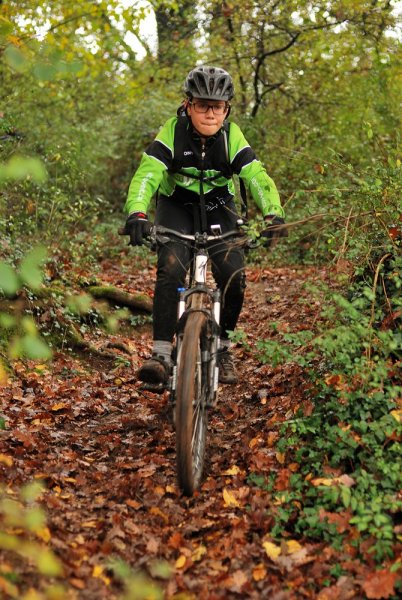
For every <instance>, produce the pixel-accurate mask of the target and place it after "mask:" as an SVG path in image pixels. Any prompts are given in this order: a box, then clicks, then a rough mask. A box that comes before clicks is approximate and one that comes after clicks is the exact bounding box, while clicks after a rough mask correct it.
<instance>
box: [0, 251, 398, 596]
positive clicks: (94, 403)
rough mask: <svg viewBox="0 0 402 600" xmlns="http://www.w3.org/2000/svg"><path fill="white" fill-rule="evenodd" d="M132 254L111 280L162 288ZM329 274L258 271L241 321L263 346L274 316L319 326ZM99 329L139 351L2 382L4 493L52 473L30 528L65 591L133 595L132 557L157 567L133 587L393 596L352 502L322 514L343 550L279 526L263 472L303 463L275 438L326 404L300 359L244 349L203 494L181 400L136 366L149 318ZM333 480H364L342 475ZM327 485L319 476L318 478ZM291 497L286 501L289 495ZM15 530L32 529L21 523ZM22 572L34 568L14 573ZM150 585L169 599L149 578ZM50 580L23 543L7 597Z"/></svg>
mask: <svg viewBox="0 0 402 600" xmlns="http://www.w3.org/2000/svg"><path fill="white" fill-rule="evenodd" d="M125 260H126V268H125V269H124V268H123V269H122V265H121V262H122V260H121V257H118V258H116V259H114V260H107V261H106V260H105V261H104V262H103V264H102V268H101V271H100V274H99V277H100V279H102V281H103V282H106V283H109V284H110V283H113V285H115V286H118V287H119V288H121V289H125V290H127V291H129V292H135V291H141V292H146V293H149V294H151V293H152V287H153V279H154V275H155V273H154V268H153V267H149V266H146V264H145V263H144V266H142V267H141V268H140V269H137V270H136V272H135V273H133V271H132V269H131V268H129V267H128V266H127V265H128V257H127V253H126V254H125ZM131 260H132V259H131ZM79 275H80V277H81V278H82V277H84V278H85V277H86V276H88V277H90V273H85V272H82V273H80V274H79ZM322 278H325V279H329V278H330V275H329V273H328V272H327V271H325V270H318V269H313V268H305V267H304V268H290V267H289V268H282V269H279V268H272V269H271V268H249V269H248V287H247V292H246V302H245V307H244V310H243V313H242V318H241V322H240V324H239V325H240V328H241V329H244V331H245V333H246V334H247V340H248V344H249V346H251V348H253V346H254V344H255V342H256V341H257V340H258V339H263V338H264V337H266V336H267V332H268V324H269V323H270V322H272V321H275V322H276V323H277V324H278V327H279V328H282V329H283V330H287V329H289V330H291V331H297V330H301V329H305V328H308V327H310V326H312V325H313V323H314V321H315V320H316V319H317V318H318V315H319V312H320V306H319V302H318V301H316V302H315V301H314V299H311V297H310V296H309V293H308V291H307V288H306V283H307V282H311V281H314V280H317V279H318V280H319V279H322ZM303 298H304V299H305V300H306V301H305V302H300V299H303ZM43 318H45V317H43ZM86 336H87V337H89V338H90V339H91V342H92V343H93V344H94V345H96V346H98V347H101V346H103V345H105V344H106V343H107V342H108V341H109V342H110V341H111V342H113V343H115V344H116V346H117V345H118V343H119V344H121V347H122V348H126V349H128V350H129V351H130V352H131V356H130V357H129V355H128V353H127V351H121V354H120V359H117V360H111V359H102V358H100V357H95V356H93V355H91V354H90V353H87V352H82V353H81V354H79V355H77V354H74V353H73V352H71V351H69V350H68V348H67V347H66V348H65V349H64V350H63V351H58V352H57V353H56V354H55V356H54V359H53V361H52V362H49V363H47V364H38V363H37V362H36V363H34V362H20V363H17V364H15V365H14V368H15V376H14V377H13V378H12V379H11V380H10V382H9V385H8V386H7V387H5V388H3V389H2V392H1V395H2V413H3V415H4V416H5V420H6V423H5V425H6V427H5V429H4V430H3V431H2V432H1V449H0V452H1V454H0V469H1V478H2V481H3V484H4V485H5V488H4V498H5V499H6V500H7V499H8V500H10V499H12V500H16V499H17V498H18V493H19V492H18V490H19V489H20V488H21V486H23V485H24V484H26V483H27V482H30V481H40V482H42V483H43V484H44V488H43V492H42V493H41V495H40V497H39V501H38V504H39V505H40V506H41V507H42V508H45V509H46V521H45V522H43V523H41V525H40V526H38V527H37V530H36V532H35V534H33V535H31V536H30V537H31V539H33V540H35V541H36V542H37V543H40V544H41V545H42V546H45V547H47V548H49V549H51V550H52V551H53V553H54V556H55V557H57V558H58V560H59V562H60V563H61V568H62V571H60V577H59V578H55V580H57V579H59V580H60V581H61V582H62V584H63V586H64V588H65V592H64V595H63V597H65V598H68V599H77V600H79V599H83V600H84V599H115V598H116V599H117V598H121V597H122V594H123V587H122V583H121V581H120V580H119V579H118V578H117V576H116V571H115V570H114V569H113V568H112V566H111V565H112V562H113V560H116V559H121V560H123V561H124V562H125V563H126V564H127V565H130V566H131V567H134V568H135V569H138V570H139V572H140V573H141V577H142V578H143V579H138V577H139V576H137V579H136V580H135V581H136V582H137V583H135V585H134V587H135V586H137V591H135V589H134V590H133V589H131V593H132V595H131V596H129V597H130V598H131V597H132V598H151V597H155V598H157V597H166V598H176V599H177V600H179V599H182V600H184V599H206V600H214V599H226V598H255V599H257V598H269V599H272V600H288V599H289V600H290V599H293V598H319V599H321V600H324V599H325V600H332V599H334V600H335V599H339V600H344V599H347V598H365V597H367V598H390V597H392V594H393V593H394V585H395V582H396V574H395V573H391V572H390V571H389V570H379V571H378V570H376V566H375V563H374V561H373V560H372V559H370V557H369V556H370V555H369V554H367V557H368V558H367V559H366V560H365V561H364V562H363V561H359V560H358V559H357V556H356V549H354V547H353V541H354V540H356V537H357V536H358V535H359V534H358V532H357V530H356V529H354V528H351V527H350V526H349V524H348V516H349V515H348V513H347V511H345V512H344V513H342V512H338V513H326V511H324V510H323V511H322V518H323V519H329V520H331V519H332V522H333V523H335V524H336V527H337V530H338V531H339V532H340V533H342V534H344V546H341V547H337V548H336V547H334V546H332V545H331V544H330V543H327V542H320V541H318V542H314V543H312V542H311V541H309V540H308V538H307V537H305V536H300V535H299V536H298V535H296V534H292V535H291V534H289V532H288V531H286V528H284V530H283V535H282V537H281V535H280V534H278V532H277V531H276V534H275V536H273V535H272V528H273V524H274V523H273V518H272V516H269V515H272V510H269V509H270V503H272V495H271V494H270V493H268V492H267V490H266V489H264V486H263V485H262V484H261V482H263V481H264V477H268V476H269V474H270V473H272V472H275V473H276V475H277V477H276V479H275V489H276V491H278V490H279V491H280V490H284V491H285V490H286V489H287V488H288V485H289V479H290V477H291V475H292V473H296V472H297V471H298V469H299V466H300V465H299V464H298V463H297V462H291V459H289V458H288V456H287V455H286V454H285V453H281V452H278V451H277V449H276V448H275V445H276V442H277V441H278V438H279V437H280V435H281V433H280V431H281V425H282V424H283V423H284V422H285V421H290V420H292V418H294V416H295V415H296V413H298V414H300V411H302V414H305V415H309V414H311V412H312V410H313V402H312V398H311V390H310V387H309V384H308V382H307V381H306V380H305V379H304V378H303V373H302V370H301V369H300V367H297V366H295V365H286V366H283V365H282V366H278V367H276V368H271V367H270V366H268V365H262V364H261V363H259V362H258V361H257V360H256V357H255V354H253V352H252V351H251V350H249V349H247V350H246V349H245V347H244V346H243V345H240V344H239V345H238V346H237V348H236V349H235V356H236V360H237V365H238V372H239V384H238V385H236V386H222V388H221V390H220V397H219V404H218V406H217V408H216V410H214V411H213V413H212V414H211V419H210V427H209V434H208V457H207V467H206V476H205V479H204V482H203V484H202V486H201V489H200V490H199V492H198V493H197V494H195V496H194V497H193V498H184V497H182V496H181V495H180V492H179V490H178V489H177V486H176V476H175V433H174V428H173V425H172V422H171V414H170V410H169V404H168V396H167V394H166V393H165V394H163V395H160V396H159V395H155V394H152V393H150V392H146V391H141V390H140V389H139V388H138V385H137V384H136V382H135V378H134V376H133V373H134V370H135V369H136V367H137V366H138V364H139V363H140V362H141V361H142V360H143V359H144V357H146V356H147V355H148V353H149V350H150V347H151V335H150V325H149V323H146V324H143V325H137V326H132V327H131V329H130V328H125V329H124V330H120V331H118V332H117V333H115V334H113V335H111V334H110V335H107V334H105V333H104V332H103V333H101V332H100V330H99V329H97V328H90V329H88V330H87V332H86ZM116 352H117V355H118V350H116ZM128 359H129V360H128ZM129 363H131V364H129ZM257 476H258V477H257ZM330 477H331V478H334V477H338V478H341V482H342V483H343V485H344V486H348V485H353V480H351V478H349V479H348V477H347V476H346V475H344V474H342V473H341V472H339V473H331V474H330ZM317 483H318V482H316V481H314V479H312V480H311V486H314V485H316V484H317ZM3 502H4V499H3ZM275 502H276V503H277V505H278V510H279V509H280V500H279V501H278V500H276V501H275ZM271 508H272V507H271ZM10 530H11V531H12V532H13V533H14V534H15V535H16V536H18V535H20V536H21V537H27V536H26V533H25V532H24V531H23V530H21V528H20V530H19V531H18V528H14V529H13V528H9V532H10ZM348 532H349V533H348ZM10 573H11V574H12V573H14V574H18V576H17V575H16V577H15V579H14V580H12V578H10V577H9V575H10ZM141 582H143V583H141ZM150 582H154V588H153V592H152V593H153V594H155V595H152V593H151V592H150V588H147V587H146V586H147V585H148V584H149V583H150ZM43 585H44V583H43V575H41V574H40V570H38V568H37V566H36V565H35V561H34V560H33V559H32V557H27V558H24V557H23V556H19V557H18V558H16V554H15V553H13V551H12V548H11V547H10V550H9V551H6V552H3V556H2V566H1V576H0V596H1V597H3V596H4V597H5V598H6V597H10V598H11V597H16V598H20V597H22V594H23V593H26V592H27V591H28V590H29V589H30V588H31V589H32V590H40V589H41V587H43ZM6 590H8V591H6ZM144 590H148V591H144ZM2 594H3V596H2ZM13 594H14V596H13ZM55 594H56V592H55ZM135 594H137V595H135ZM158 594H159V596H158ZM30 597H31V596H30ZM54 597H55V598H56V595H55V596H54ZM57 597H58V596H57ZM32 598H36V596H34V595H33V596H32Z"/></svg>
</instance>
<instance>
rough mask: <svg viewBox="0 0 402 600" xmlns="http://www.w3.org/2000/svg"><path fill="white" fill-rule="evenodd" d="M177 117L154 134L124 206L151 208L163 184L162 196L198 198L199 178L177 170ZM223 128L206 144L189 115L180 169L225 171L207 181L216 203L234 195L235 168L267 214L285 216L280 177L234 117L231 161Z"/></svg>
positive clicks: (130, 209) (211, 201)
mask: <svg viewBox="0 0 402 600" xmlns="http://www.w3.org/2000/svg"><path fill="white" fill-rule="evenodd" d="M177 119H178V117H172V118H171V119H169V120H168V121H166V123H165V124H164V126H163V127H162V129H161V130H160V132H159V134H158V135H157V136H156V138H155V140H154V141H153V142H152V143H151V145H150V146H149V147H148V148H147V150H146V151H145V152H144V154H143V156H142V159H141V163H140V165H139V167H138V169H137V171H136V172H135V174H134V177H133V179H132V180H131V184H130V187H129V191H128V197H127V201H126V204H125V207H124V208H125V211H126V212H127V213H128V214H131V213H133V212H144V213H147V211H148V207H149V204H150V202H151V199H152V197H153V196H154V194H155V193H156V192H157V191H158V190H159V194H160V195H161V196H167V197H170V198H175V197H180V199H183V198H189V199H191V200H193V201H197V200H198V199H199V192H200V182H199V180H197V179H193V178H191V177H186V176H185V174H181V173H177V172H174V171H172V168H174V167H173V159H174V158H176V157H175V152H174V146H175V128H176V123H177ZM223 138H224V134H223V128H222V129H221V130H220V131H219V132H218V133H217V134H216V135H214V136H212V137H210V138H207V141H206V143H205V147H204V146H202V142H201V139H200V137H199V135H198V134H197V133H196V132H195V131H194V129H193V128H192V126H191V123H190V121H189V123H188V128H187V131H186V139H185V140H184V144H183V143H181V144H180V147H181V148H183V157H181V158H180V163H181V170H182V171H184V172H187V173H189V174H194V175H199V174H200V172H201V169H203V170H204V174H205V176H207V177H209V176H213V175H216V174H218V173H220V172H222V171H223V172H224V173H225V175H224V174H222V176H221V177H219V178H218V179H214V181H211V182H206V183H204V184H203V189H204V194H205V202H206V205H207V207H208V205H210V206H211V207H213V206H214V203H218V204H222V203H225V202H226V201H228V200H229V199H231V198H233V196H234V195H235V188H234V184H233V180H232V178H231V176H230V175H231V173H235V174H237V175H239V177H241V178H242V179H243V181H244V183H245V185H246V188H247V189H248V190H249V191H250V193H251V195H252V197H253V199H254V201H255V203H256V204H257V206H258V208H259V209H260V210H261V212H262V214H263V216H264V217H265V216H266V215H277V216H279V217H283V216H284V210H283V208H282V206H281V203H280V199H279V194H278V191H277V189H276V186H275V183H274V182H273V180H272V179H271V178H270V177H269V176H268V174H267V172H266V171H265V169H264V167H263V165H262V164H261V162H260V161H259V160H258V159H257V158H256V156H255V153H254V151H253V150H252V148H251V147H250V145H249V144H248V142H247V140H246V139H245V137H244V135H243V133H242V131H241V129H240V128H239V126H238V125H236V123H230V131H229V135H228V141H229V144H228V155H229V161H230V171H231V173H228V161H227V157H226V151H225V149H224V146H223Z"/></svg>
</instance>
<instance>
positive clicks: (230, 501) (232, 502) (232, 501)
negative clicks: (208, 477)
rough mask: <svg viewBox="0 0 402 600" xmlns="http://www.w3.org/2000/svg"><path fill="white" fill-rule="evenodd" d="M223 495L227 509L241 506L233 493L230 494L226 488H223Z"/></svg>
mask: <svg viewBox="0 0 402 600" xmlns="http://www.w3.org/2000/svg"><path fill="white" fill-rule="evenodd" d="M222 493H223V500H224V502H225V504H224V506H225V507H231V508H237V507H239V506H240V503H239V501H238V500H237V499H236V497H235V496H234V495H233V494H232V492H229V490H227V489H226V488H223V492H222Z"/></svg>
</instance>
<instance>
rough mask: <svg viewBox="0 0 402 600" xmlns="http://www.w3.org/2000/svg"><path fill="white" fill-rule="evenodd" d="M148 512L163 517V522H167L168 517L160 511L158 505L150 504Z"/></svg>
mask: <svg viewBox="0 0 402 600" xmlns="http://www.w3.org/2000/svg"><path fill="white" fill-rule="evenodd" d="M149 512H150V513H151V515H156V516H158V517H161V519H163V520H164V521H165V523H168V522H169V517H168V516H167V515H166V514H165V513H164V512H162V511H161V509H160V508H159V507H158V506H152V507H151V508H150V509H149Z"/></svg>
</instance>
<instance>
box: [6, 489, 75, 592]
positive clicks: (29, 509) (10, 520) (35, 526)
mask: <svg viewBox="0 0 402 600" xmlns="http://www.w3.org/2000/svg"><path fill="white" fill-rule="evenodd" d="M43 491H44V490H43V486H42V485H41V484H40V483H39V482H37V481H36V482H34V483H30V484H27V485H25V486H23V487H22V488H21V490H20V492H19V494H18V495H15V494H13V493H12V492H11V490H7V491H6V490H4V489H1V490H0V518H1V529H0V548H1V550H2V552H3V556H7V558H8V560H9V561H12V562H13V561H14V559H13V557H14V556H18V557H19V560H23V561H25V562H26V563H27V564H32V565H34V567H33V569H34V571H36V574H37V576H39V578H40V581H41V585H40V588H41V589H40V591H39V590H38V591H36V595H35V598H38V600H61V599H62V598H64V597H65V594H66V589H65V587H64V586H63V585H61V584H55V583H54V581H52V582H51V581H49V580H54V578H60V577H62V575H63V568H62V565H61V563H60V561H59V559H58V558H57V557H56V556H55V554H54V553H53V552H52V551H51V550H50V549H49V547H48V546H47V542H48V541H49V540H50V532H49V529H48V528H47V525H46V515H45V512H44V510H43V509H42V508H41V507H40V505H39V500H40V496H41V495H42V493H43ZM10 494H12V495H10ZM15 568H16V569H17V568H18V562H17V563H16V566H15ZM17 573H18V571H10V570H8V571H7V572H6V571H4V572H1V575H2V585H3V586H5V588H2V589H3V591H5V592H6V594H7V597H9V598H28V592H27V594H25V593H24V591H23V590H22V589H20V586H19V584H18V579H19V578H18V574H17ZM31 591H32V588H31Z"/></svg>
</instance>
